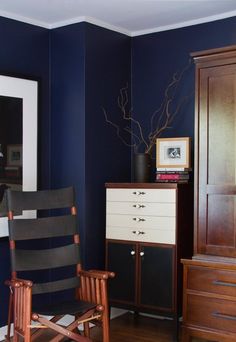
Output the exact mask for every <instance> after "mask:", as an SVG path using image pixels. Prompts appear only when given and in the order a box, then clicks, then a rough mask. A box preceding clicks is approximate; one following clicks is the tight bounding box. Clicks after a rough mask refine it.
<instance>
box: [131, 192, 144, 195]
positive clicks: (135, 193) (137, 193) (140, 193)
mask: <svg viewBox="0 0 236 342" xmlns="http://www.w3.org/2000/svg"><path fill="white" fill-rule="evenodd" d="M133 194H134V195H145V192H144V191H134V192H133Z"/></svg>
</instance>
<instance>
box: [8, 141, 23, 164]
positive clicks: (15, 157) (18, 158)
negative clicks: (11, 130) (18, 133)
mask: <svg viewBox="0 0 236 342" xmlns="http://www.w3.org/2000/svg"><path fill="white" fill-rule="evenodd" d="M7 165H8V166H22V144H17V145H7Z"/></svg>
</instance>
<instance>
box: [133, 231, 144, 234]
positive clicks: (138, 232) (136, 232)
mask: <svg viewBox="0 0 236 342" xmlns="http://www.w3.org/2000/svg"><path fill="white" fill-rule="evenodd" d="M132 233H133V234H136V235H143V234H145V232H142V231H140V230H133V231H132Z"/></svg>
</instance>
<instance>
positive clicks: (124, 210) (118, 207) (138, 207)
mask: <svg viewBox="0 0 236 342" xmlns="http://www.w3.org/2000/svg"><path fill="white" fill-rule="evenodd" d="M175 210H176V208H175V203H141V202H138V203H134V202H107V214H130V215H134V216H135V217H136V216H137V217H139V216H140V215H153V216H175Z"/></svg>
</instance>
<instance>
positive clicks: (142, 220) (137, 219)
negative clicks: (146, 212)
mask: <svg viewBox="0 0 236 342" xmlns="http://www.w3.org/2000/svg"><path fill="white" fill-rule="evenodd" d="M133 220H134V221H137V222H144V221H145V219H144V218H141V217H133Z"/></svg>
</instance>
